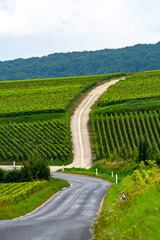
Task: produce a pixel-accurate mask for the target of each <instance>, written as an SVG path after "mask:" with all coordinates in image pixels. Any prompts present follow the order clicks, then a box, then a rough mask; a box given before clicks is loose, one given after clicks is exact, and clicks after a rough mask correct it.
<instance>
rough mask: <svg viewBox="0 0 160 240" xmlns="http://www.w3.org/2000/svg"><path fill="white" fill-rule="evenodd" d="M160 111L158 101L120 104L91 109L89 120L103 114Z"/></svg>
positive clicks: (159, 101)
mask: <svg viewBox="0 0 160 240" xmlns="http://www.w3.org/2000/svg"><path fill="white" fill-rule="evenodd" d="M156 109H160V100H156V101H155V100H154V101H144V102H142V101H138V102H134V103H121V104H115V105H109V106H106V107H102V108H98V109H95V110H94V109H93V110H92V111H91V113H90V119H95V118H96V117H97V116H99V115H101V114H103V115H105V114H108V115H110V114H114V113H124V112H135V111H149V110H156Z"/></svg>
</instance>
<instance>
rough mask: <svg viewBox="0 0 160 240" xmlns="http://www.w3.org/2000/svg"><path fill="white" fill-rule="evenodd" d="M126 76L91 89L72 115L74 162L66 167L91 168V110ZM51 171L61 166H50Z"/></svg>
mask: <svg viewBox="0 0 160 240" xmlns="http://www.w3.org/2000/svg"><path fill="white" fill-rule="evenodd" d="M124 79H125V78H118V79H114V80H111V81H110V82H105V83H104V84H102V85H100V86H98V87H96V88H94V89H93V90H91V91H90V92H89V93H88V94H87V95H86V97H85V98H84V99H83V100H82V101H81V103H79V104H78V106H77V108H76V109H75V111H74V114H73V115H72V117H71V125H70V127H71V132H72V146H73V148H72V149H73V150H72V151H73V163H71V164H69V165H67V166H65V168H72V167H76V168H86V169H88V168H90V167H91V166H92V149H91V142H90V135H89V129H88V123H89V112H90V111H91V108H92V106H93V105H94V104H95V102H96V101H97V99H98V98H99V97H100V96H101V95H102V94H103V93H104V92H105V91H106V90H107V88H108V87H110V86H111V85H113V84H115V83H117V82H118V81H119V80H124ZM50 168H51V171H56V170H58V169H60V168H61V167H57V166H54V167H50Z"/></svg>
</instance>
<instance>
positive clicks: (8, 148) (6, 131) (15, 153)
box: [0, 120, 72, 161]
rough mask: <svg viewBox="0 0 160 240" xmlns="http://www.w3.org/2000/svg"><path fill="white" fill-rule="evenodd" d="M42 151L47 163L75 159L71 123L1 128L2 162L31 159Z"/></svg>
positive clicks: (22, 124) (5, 125) (19, 125)
mask: <svg viewBox="0 0 160 240" xmlns="http://www.w3.org/2000/svg"><path fill="white" fill-rule="evenodd" d="M35 151H38V153H39V154H40V155H41V157H42V158H43V159H46V160H51V159H52V160H53V161H54V160H62V161H63V160H64V161H66V160H70V161H71V159H72V147H71V134H70V126H69V123H66V122H63V121H58V120H52V121H47V122H45V121H44V122H40V121H37V122H28V123H24V122H23V123H19V124H16V123H12V124H4V125H2V126H0V159H1V161H6V160H16V161H19V160H20V161H22V160H26V159H29V157H30V156H32V154H33V153H34V152H35Z"/></svg>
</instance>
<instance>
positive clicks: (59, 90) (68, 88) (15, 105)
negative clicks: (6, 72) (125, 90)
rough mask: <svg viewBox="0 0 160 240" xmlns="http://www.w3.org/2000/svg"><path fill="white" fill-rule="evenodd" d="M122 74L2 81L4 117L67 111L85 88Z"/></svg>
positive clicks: (0, 105)
mask: <svg viewBox="0 0 160 240" xmlns="http://www.w3.org/2000/svg"><path fill="white" fill-rule="evenodd" d="M121 75H122V74H121V73H119V74H108V75H98V76H88V77H72V78H53V79H40V80H23V81H8V82H0V117H4V116H17V115H27V114H33V113H50V112H52V113H54V112H65V111H66V110H67V108H68V107H69V106H70V104H71V103H72V101H73V100H74V99H75V98H76V97H77V96H78V95H79V94H80V93H81V92H82V91H86V90H87V89H88V88H90V87H92V86H94V85H96V84H97V82H99V81H102V80H107V79H109V78H113V77H116V76H121Z"/></svg>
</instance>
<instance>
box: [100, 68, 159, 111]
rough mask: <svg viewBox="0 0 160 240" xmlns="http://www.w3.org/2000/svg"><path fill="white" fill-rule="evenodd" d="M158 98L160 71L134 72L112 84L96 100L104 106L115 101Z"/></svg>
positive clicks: (124, 101) (115, 102) (123, 101)
mask: <svg viewBox="0 0 160 240" xmlns="http://www.w3.org/2000/svg"><path fill="white" fill-rule="evenodd" d="M148 99H159V100H160V71H153V72H145V73H136V74H132V75H130V76H128V77H127V78H126V80H125V81H123V80H121V81H119V82H118V83H117V84H116V85H113V86H111V87H110V88H109V90H108V91H107V92H106V93H105V94H104V95H103V96H102V97H101V98H100V99H99V100H98V102H97V106H98V107H104V106H108V105H114V104H117V103H126V102H135V101H137V100H148Z"/></svg>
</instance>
